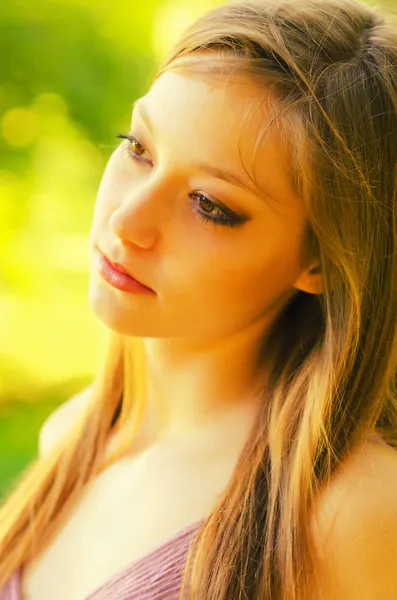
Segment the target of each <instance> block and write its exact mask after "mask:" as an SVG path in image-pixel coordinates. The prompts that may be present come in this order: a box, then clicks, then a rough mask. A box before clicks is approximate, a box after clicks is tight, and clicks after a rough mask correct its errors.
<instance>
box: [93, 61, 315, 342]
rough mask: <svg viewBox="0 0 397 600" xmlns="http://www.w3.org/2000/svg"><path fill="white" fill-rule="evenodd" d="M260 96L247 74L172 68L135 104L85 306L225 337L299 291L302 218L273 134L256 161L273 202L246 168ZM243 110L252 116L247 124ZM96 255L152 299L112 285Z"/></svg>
mask: <svg viewBox="0 0 397 600" xmlns="http://www.w3.org/2000/svg"><path fill="white" fill-rule="evenodd" d="M263 98H264V92H263V90H261V91H260V90H258V88H256V87H254V86H253V85H252V84H251V85H250V84H249V82H247V81H244V80H242V79H240V80H237V79H236V80H234V83H229V82H228V83H227V84H226V85H225V86H223V87H221V86H220V85H219V84H218V85H217V84H216V83H215V82H214V84H209V83H205V82H203V81H202V80H201V79H195V78H191V77H188V76H185V75H181V74H176V73H172V72H168V73H164V74H162V75H161V76H160V77H159V78H158V79H157V80H156V81H155V82H154V84H153V85H152V87H151V89H150V90H149V92H148V93H147V94H146V95H145V96H144V97H143V98H141V99H140V100H139V102H138V103H137V104H136V105H135V107H134V110H133V114H132V120H131V129H130V131H129V132H127V133H129V134H130V136H131V139H130V140H128V139H125V140H123V141H122V142H121V143H120V145H119V146H118V147H117V148H116V150H115V151H114V152H113V154H112V155H111V157H110V159H109V161H108V164H107V166H106V169H105V172H104V174H103V177H102V181H101V184H100V187H99V191H98V195H97V200H96V206H95V212H94V218H93V224H92V229H91V233H90V266H91V279H90V289H89V301H90V305H91V307H92V309H93V311H94V313H95V314H96V315H97V316H98V317H99V319H101V320H102V321H103V322H104V323H105V324H106V325H107V326H108V327H110V328H111V329H113V330H115V331H117V332H119V333H122V334H125V335H131V336H142V337H159V338H161V337H173V338H186V339H204V338H206V339H208V338H220V337H223V336H227V335H228V334H232V333H235V332H237V331H239V330H243V329H244V328H248V327H250V326H252V325H254V324H255V322H258V320H263V319H265V320H266V315H267V316H269V315H270V314H271V313H272V312H274V311H275V309H277V308H281V307H282V305H284V304H285V302H286V301H287V300H288V298H289V297H290V296H291V295H293V294H294V293H295V292H296V288H297V287H299V281H298V278H299V275H300V270H299V258H300V252H301V246H302V243H303V227H304V224H305V214H304V210H303V206H302V204H301V202H300V200H299V199H298V198H297V197H295V196H294V194H293V191H292V186H291V183H290V177H291V172H290V169H289V163H288V161H287V158H286V155H285V154H284V152H283V150H282V147H281V145H280V141H279V138H278V137H277V135H276V132H273V133H271V134H269V135H267V136H266V138H265V139H264V141H263V143H262V144H261V147H260V149H259V151H258V153H257V157H256V173H255V175H256V178H257V184H258V185H259V186H260V187H262V189H263V190H266V192H267V193H268V194H269V195H270V196H271V197H270V196H268V195H267V194H266V193H265V191H261V190H260V189H259V188H256V186H255V184H254V183H253V182H252V181H251V179H250V177H249V176H248V175H247V173H246V172H245V170H244V166H243V164H244V165H245V166H246V167H247V168H248V170H249V173H250V175H251V176H253V168H254V164H253V158H252V157H253V153H254V148H255V140H256V137H257V134H258V131H259V130H260V128H261V126H262V125H263V124H264V123H265V122H266V119H267V115H266V108H265V104H263V105H262V106H260V104H261V103H262V102H263ZM248 108H249V109H250V111H251V110H252V111H253V112H252V114H253V115H254V118H253V119H252V120H250V121H249V122H248V121H247V123H246V124H244V126H242V123H243V119H244V115H245V113H246V110H247V109H248ZM131 140H132V141H131ZM239 144H240V147H241V152H242V160H241V159H240V156H239ZM134 153H135V154H134ZM221 170H222V171H224V172H225V173H228V174H229V176H228V178H229V181H227V180H226V176H224V177H222V176H221ZM237 180H240V181H241V182H242V184H241V185H239V184H238V183H237ZM245 186H247V187H245ZM249 188H250V189H249ZM98 249H100V250H101V251H102V252H103V253H105V254H106V255H107V256H108V257H109V258H110V259H111V260H113V261H117V262H119V263H122V264H123V265H124V267H125V268H126V269H127V270H128V271H129V272H130V273H131V274H133V275H134V276H135V278H136V279H138V280H139V281H141V282H142V283H144V284H145V285H146V286H148V287H150V288H152V290H153V293H152V294H139V293H129V292H126V291H122V290H120V289H117V288H115V287H113V286H112V285H111V284H109V283H108V282H107V281H105V280H104V278H103V277H102V275H101V274H100V273H99V272H98V270H97V267H96V264H97V258H98V252H99V250H98ZM294 286H296V287H294Z"/></svg>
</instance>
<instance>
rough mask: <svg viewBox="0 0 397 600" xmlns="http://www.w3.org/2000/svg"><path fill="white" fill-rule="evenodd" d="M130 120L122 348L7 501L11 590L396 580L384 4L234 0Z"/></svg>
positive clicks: (394, 139)
mask: <svg viewBox="0 0 397 600" xmlns="http://www.w3.org/2000/svg"><path fill="white" fill-rule="evenodd" d="M118 137H120V138H122V141H121V143H120V145H119V147H118V148H117V149H116V150H115V152H114V153H113V154H112V156H111V158H110V160H109V163H108V165H107V167H106V170H105V173H104V175H103V179H102V181H101V185H100V188H99V192H98V197H97V202H96V207H95V213H94V218H93V225H92V230H91V235H90V265H91V278H90V285H89V302H90V306H91V307H92V310H93V311H94V313H95V314H96V315H97V317H98V318H99V319H100V320H101V321H102V322H103V323H104V324H105V325H106V326H107V328H108V330H109V344H108V348H107V349H106V353H105V356H104V359H103V364H101V368H100V369H99V371H98V374H97V376H96V378H95V381H94V382H93V384H92V385H91V386H90V387H89V388H88V389H87V390H83V391H82V392H81V393H80V394H78V395H77V396H76V397H74V398H72V399H71V400H70V401H69V402H68V403H66V404H64V405H63V406H61V407H60V408H59V409H58V410H57V411H56V412H55V413H53V415H52V416H51V417H50V418H49V420H48V421H46V423H45V424H44V426H43V429H42V431H41V434H40V448H41V452H40V456H39V458H38V460H37V461H35V462H34V464H32V465H29V468H28V469H27V470H26V472H25V473H24V474H23V476H22V477H21V478H20V480H19V481H18V483H17V484H16V485H15V486H14V489H13V490H12V493H11V494H10V496H9V497H8V498H7V500H6V502H5V503H4V506H3V507H2V510H1V512H0V586H1V585H2V586H3V591H2V596H1V594H0V597H1V598H2V599H4V598H7V599H10V598H12V599H17V600H20V599H23V600H50V599H51V600H54V599H55V600H83V599H88V598H89V599H91V600H100V599H104V598H107V599H109V598H114V599H116V598H117V599H118V600H120V599H139V600H147V599H149V598H150V599H151V598H162V599H168V600H171V599H174V600H176V599H177V598H182V597H183V598H188V599H189V600H198V599H200V600H202V599H206V600H238V599H242V598H248V599H252V600H257V599H260V600H298V599H299V600H318V599H324V600H331V599H332V600H336V598H339V599H340V600H353V599H358V598H360V600H374V599H375V598H376V600H393V598H397V575H396V569H395V565H396V564H397V549H396V540H397V501H396V498H397V453H396V450H395V448H396V446H397V416H396V414H397V413H396V408H397V401H396V368H397V364H396V363H397V293H396V292H397V289H396V282H397V200H396V184H397V178H396V175H397V172H396V167H397V26H396V24H395V23H394V19H393V18H392V16H391V15H390V13H389V14H386V13H381V11H380V10H379V9H378V8H376V9H375V8H371V7H369V6H367V5H365V4H363V3H361V2H360V3H359V2H358V1H353V0H343V1H342V0H338V1H334V0H286V1H284V0H283V1H273V0H271V1H268V0H260V1H259V0H257V1H249V2H247V1H239V2H233V3H226V4H222V5H221V6H218V7H216V8H215V9H213V10H212V11H210V12H208V13H207V14H205V15H204V16H202V17H201V18H200V19H199V20H198V21H196V22H195V23H194V24H193V25H192V26H191V27H189V29H188V30H187V31H186V32H185V33H184V35H183V36H182V37H181V39H180V40H179V41H178V43H177V44H176V45H175V47H174V48H173V50H172V52H171V53H170V55H169V56H168V57H167V59H166V60H165V62H164V64H163V65H161V68H160V69H159V71H158V74H157V76H156V77H155V78H154V81H153V84H152V86H151V87H150V89H149V90H148V92H147V93H146V94H145V95H144V96H143V97H142V98H140V99H139V100H138V102H136V103H135V106H134V109H133V113H132V119H131V129H130V130H129V131H127V132H126V133H125V134H121V135H119V136H118ZM138 282H139V283H138Z"/></svg>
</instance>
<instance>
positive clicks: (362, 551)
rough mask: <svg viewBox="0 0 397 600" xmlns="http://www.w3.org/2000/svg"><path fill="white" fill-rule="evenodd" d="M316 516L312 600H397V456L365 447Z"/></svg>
mask: <svg viewBox="0 0 397 600" xmlns="http://www.w3.org/2000/svg"><path fill="white" fill-rule="evenodd" d="M314 516H315V518H314V519H313V521H312V524H311V526H312V529H311V533H312V538H313V541H314V545H315V548H316V553H317V557H316V569H315V577H314V578H313V585H314V588H315V591H313V596H311V597H310V600H312V598H313V600H314V599H316V600H336V599H338V600H356V599H357V600H373V599H374V598H377V600H397V572H396V569H395V565H396V564H397V451H396V450H395V449H393V448H392V447H390V446H387V445H382V444H380V443H375V442H374V441H368V442H366V443H365V444H363V445H362V447H360V449H359V450H358V451H356V452H355V453H354V454H353V455H352V456H351V458H350V459H349V460H348V461H347V462H346V464H345V466H344V468H343V469H342V470H341V472H340V474H338V476H337V477H336V478H335V480H334V481H333V482H332V483H331V485H330V486H329V488H328V489H327V490H326V491H325V492H324V493H323V494H322V496H321V498H320V502H319V504H318V508H317V510H316V513H315V515H314ZM314 588H313V589H314Z"/></svg>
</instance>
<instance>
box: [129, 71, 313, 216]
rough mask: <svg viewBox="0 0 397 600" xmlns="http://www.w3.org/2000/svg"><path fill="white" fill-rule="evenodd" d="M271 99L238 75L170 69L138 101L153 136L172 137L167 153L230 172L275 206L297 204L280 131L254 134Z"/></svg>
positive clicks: (268, 110)
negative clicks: (206, 74)
mask: <svg viewBox="0 0 397 600" xmlns="http://www.w3.org/2000/svg"><path fill="white" fill-rule="evenodd" d="M273 100H274V96H271V95H270V92H268V91H266V90H265V89H264V88H259V87H258V85H255V83H254V82H252V81H249V80H248V79H247V78H243V77H241V76H233V77H228V79H227V80H226V81H225V80H221V79H220V78H216V77H214V78H213V80H209V79H208V78H207V79H206V80H204V79H202V78H200V77H197V76H190V75H188V74H181V73H175V72H172V71H169V72H165V73H162V74H161V75H160V76H159V77H158V78H157V79H156V80H155V81H154V83H153V85H152V86H151V88H150V90H149V92H148V93H147V94H146V95H145V96H144V97H143V98H142V99H141V101H140V102H141V103H142V104H144V105H145V108H146V112H147V113H148V114H149V115H150V119H151V121H152V124H153V128H154V134H155V140H156V141H157V139H159V143H160V138H162V137H163V136H164V141H166V139H165V138H166V136H167V141H168V142H169V140H170V139H171V138H172V145H168V148H169V151H170V152H175V153H176V154H177V155H178V156H179V157H186V158H189V159H196V160H198V161H200V160H201V161H204V160H205V161H206V162H210V163H211V164H213V165H214V166H216V167H219V168H223V169H225V170H228V171H232V172H233V173H235V174H236V175H237V176H238V177H239V178H240V179H242V180H243V181H244V182H246V183H247V185H249V186H250V187H251V188H253V189H254V190H255V192H256V193H257V195H259V196H261V197H263V198H264V199H265V200H268V201H269V200H272V201H273V202H274V201H276V202H277V206H278V205H279V203H280V206H278V208H280V207H281V208H282V206H283V205H284V206H285V207H287V208H288V207H289V208H291V207H292V208H294V209H297V208H298V209H299V208H300V209H302V206H301V204H302V203H301V200H300V199H299V198H298V197H297V196H296V192H295V190H294V185H293V181H292V169H291V162H290V159H289V156H288V153H287V151H286V149H285V147H284V146H283V144H282V138H281V134H280V132H279V131H278V130H277V128H276V127H275V126H272V127H269V129H268V130H267V132H266V134H265V136H264V137H263V139H260V138H259V136H260V132H261V131H262V129H263V128H264V127H266V126H267V125H268V124H269V123H270V120H271V116H272V114H273V113H272V112H271V106H273V107H274V106H275V104H274V102H273V104H272V101H273ZM258 140H259V141H260V144H259V145H258Z"/></svg>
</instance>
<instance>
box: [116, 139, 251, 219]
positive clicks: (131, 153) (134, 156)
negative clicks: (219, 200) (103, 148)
mask: <svg viewBox="0 0 397 600" xmlns="http://www.w3.org/2000/svg"><path fill="white" fill-rule="evenodd" d="M116 137H117V138H122V139H126V140H128V141H129V145H128V146H125V149H126V151H127V157H128V159H129V160H131V159H132V160H135V161H137V162H142V161H143V160H144V159H142V158H141V155H139V154H137V153H136V152H135V151H134V150H133V149H132V147H133V144H137V145H139V146H141V148H143V149H144V150H145V148H144V146H142V144H141V143H140V142H139V140H138V139H137V138H136V137H134V136H132V135H127V134H124V133H119V134H118V135H116ZM190 196H191V197H196V198H204V200H205V201H206V202H209V203H210V204H211V205H212V206H214V207H215V208H216V209H217V210H219V211H220V212H221V213H222V214H223V215H225V212H224V211H223V210H222V208H221V207H220V206H218V205H217V204H216V203H215V202H213V201H212V200H210V198H207V196H205V195H204V194H201V193H194V194H190ZM190 205H191V207H192V210H193V214H194V216H197V217H198V218H199V219H201V220H202V221H204V223H207V222H208V221H209V222H210V223H211V225H214V226H220V227H230V228H233V227H239V226H241V225H243V224H244V223H245V222H246V221H247V218H246V217H244V216H239V215H236V216H235V217H227V216H224V217H217V218H213V217H211V216H209V215H208V214H206V213H204V212H202V211H200V210H197V208H196V207H195V204H194V203H193V202H190Z"/></svg>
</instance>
